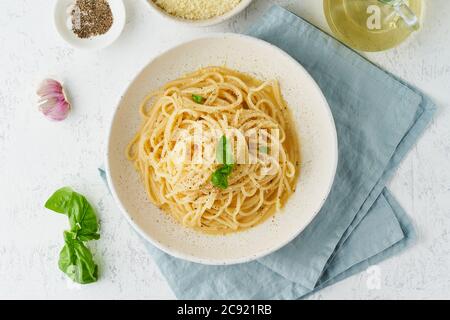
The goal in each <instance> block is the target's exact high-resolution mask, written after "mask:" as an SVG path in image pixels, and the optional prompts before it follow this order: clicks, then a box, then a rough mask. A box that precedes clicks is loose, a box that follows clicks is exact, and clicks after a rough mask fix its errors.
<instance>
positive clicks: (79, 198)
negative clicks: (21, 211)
mask: <svg viewBox="0 0 450 320" xmlns="http://www.w3.org/2000/svg"><path fill="white" fill-rule="evenodd" d="M45 207H46V208H47V209H50V210H52V211H55V212H58V213H62V214H65V215H67V217H68V218H69V223H70V230H69V231H64V242H65V245H64V247H63V249H62V250H61V252H60V254H59V263H58V265H59V269H60V270H61V271H62V272H64V273H65V274H66V275H67V276H69V278H71V279H72V280H73V281H75V282H77V283H81V284H87V283H92V282H95V281H97V279H98V267H97V265H96V264H95V262H94V259H93V257H92V253H91V251H90V250H89V249H88V248H87V247H86V246H85V244H84V242H85V241H89V240H97V239H99V238H100V234H99V233H98V229H99V226H98V222H97V216H96V215H95V211H94V209H93V208H92V206H91V205H90V204H89V202H88V201H87V200H86V198H85V197H84V196H83V195H81V194H79V193H77V192H75V191H73V190H72V189H71V188H69V187H65V188H61V189H59V190H57V191H56V192H55V193H54V194H53V195H52V196H51V197H50V198H49V199H48V200H47V202H46V203H45Z"/></svg>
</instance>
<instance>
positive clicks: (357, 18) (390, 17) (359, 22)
mask: <svg viewBox="0 0 450 320" xmlns="http://www.w3.org/2000/svg"><path fill="white" fill-rule="evenodd" d="M324 11H325V16H326V19H327V21H328V24H329V26H330V28H331V30H332V31H333V33H334V34H335V35H336V37H337V38H338V39H339V40H341V41H342V42H344V43H345V44H347V45H348V46H350V47H352V48H354V49H357V50H361V51H382V50H387V49H390V48H393V47H395V46H397V45H399V44H400V43H402V42H403V41H404V40H406V38H408V37H409V36H410V35H411V34H412V33H413V32H414V31H416V30H417V29H418V28H419V26H420V17H421V14H422V11H423V1H422V0H324Z"/></svg>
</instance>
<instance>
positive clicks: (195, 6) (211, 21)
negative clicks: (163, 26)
mask: <svg viewBox="0 0 450 320" xmlns="http://www.w3.org/2000/svg"><path fill="white" fill-rule="evenodd" d="M146 1H147V2H148V4H149V5H150V7H151V8H152V9H154V10H155V11H156V12H157V13H159V14H160V15H161V16H163V17H164V18H167V19H169V20H172V21H175V22H178V23H181V24H184V25H189V26H194V27H208V26H212V25H216V24H219V23H222V22H224V21H225V20H228V19H230V18H232V17H234V16H235V15H237V14H239V13H240V12H242V11H244V9H245V8H247V6H248V5H249V4H250V3H251V2H252V0H146Z"/></svg>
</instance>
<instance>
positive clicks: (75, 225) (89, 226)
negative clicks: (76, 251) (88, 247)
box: [67, 192, 100, 241]
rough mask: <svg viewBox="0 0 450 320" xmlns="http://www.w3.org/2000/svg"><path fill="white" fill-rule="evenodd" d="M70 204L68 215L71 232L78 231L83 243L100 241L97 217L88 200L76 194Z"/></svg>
mask: <svg viewBox="0 0 450 320" xmlns="http://www.w3.org/2000/svg"><path fill="white" fill-rule="evenodd" d="M70 204H71V206H70V207H69V209H68V211H67V215H68V217H69V222H70V228H71V230H72V231H77V234H78V238H79V239H80V240H81V241H88V240H97V239H99V238H100V235H99V234H98V222H97V216H96V214H95V211H94V209H93V208H92V206H91V205H90V204H89V202H88V201H87V200H86V198H85V197H84V196H82V195H81V194H79V193H76V192H74V193H73V195H72V200H71V202H70Z"/></svg>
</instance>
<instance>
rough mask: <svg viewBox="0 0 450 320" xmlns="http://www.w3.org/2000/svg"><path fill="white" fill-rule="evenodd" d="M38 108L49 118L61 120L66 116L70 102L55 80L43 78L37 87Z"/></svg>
mask: <svg viewBox="0 0 450 320" xmlns="http://www.w3.org/2000/svg"><path fill="white" fill-rule="evenodd" d="M37 94H38V96H39V98H40V99H39V110H40V111H41V112H42V113H43V114H44V115H45V116H46V117H47V118H49V119H50V120H53V121H62V120H64V119H66V118H67V116H68V115H69V111H70V103H69V101H68V100H67V96H66V94H65V92H64V89H63V86H62V85H61V83H59V82H58V81H56V80H53V79H45V80H44V81H42V83H41V85H40V86H39V88H38V91H37Z"/></svg>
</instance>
